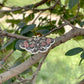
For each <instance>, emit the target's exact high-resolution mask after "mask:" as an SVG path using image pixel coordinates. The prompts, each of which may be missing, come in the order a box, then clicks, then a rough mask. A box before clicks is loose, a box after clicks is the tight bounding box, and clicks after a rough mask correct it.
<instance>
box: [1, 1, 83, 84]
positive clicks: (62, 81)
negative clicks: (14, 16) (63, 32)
mask: <svg viewBox="0 0 84 84" xmlns="http://www.w3.org/2000/svg"><path fill="white" fill-rule="evenodd" d="M0 1H2V0H0ZM39 1H40V0H25V1H24V0H21V1H19V0H8V1H7V5H10V6H12V5H13V6H24V5H27V4H31V3H32V4H33V3H36V2H39ZM63 1H64V0H63ZM42 7H47V6H46V5H42ZM75 47H84V40H81V41H75V40H73V39H72V40H69V41H68V42H66V43H63V44H61V45H60V46H57V47H56V48H54V49H52V50H51V52H50V53H49V54H48V56H47V58H46V60H45V61H44V63H43V65H42V67H41V70H40V71H39V73H38V77H37V81H36V84H76V83H77V82H78V81H79V80H81V79H82V78H83V77H81V78H80V79H79V76H80V75H82V74H84V68H83V67H84V63H82V64H81V65H80V66H79V65H78V64H79V62H80V53H79V54H78V55H75V56H65V53H66V52H67V51H68V50H70V49H72V48H75ZM20 54H21V52H20V51H15V52H14V53H13V56H14V58H16V59H17V58H18V56H19V57H20V56H21V55H20Z"/></svg>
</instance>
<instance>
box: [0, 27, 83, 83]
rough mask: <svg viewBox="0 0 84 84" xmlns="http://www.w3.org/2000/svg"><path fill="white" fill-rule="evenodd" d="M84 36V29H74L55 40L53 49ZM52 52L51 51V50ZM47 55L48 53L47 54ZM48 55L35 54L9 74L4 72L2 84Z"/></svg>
mask: <svg viewBox="0 0 84 84" xmlns="http://www.w3.org/2000/svg"><path fill="white" fill-rule="evenodd" d="M79 35H84V29H80V28H73V29H71V30H70V31H69V32H68V33H66V34H64V35H62V36H60V37H56V38H55V43H54V44H53V45H52V46H51V48H55V47H56V46H58V45H60V44H61V43H64V42H66V41H68V40H70V39H71V38H73V37H76V36H79ZM49 50H50V49H49ZM46 53H47V52H46ZM46 53H38V54H35V55H34V56H33V57H32V58H33V59H32V58H29V59H28V60H26V61H25V62H23V63H22V64H20V65H18V66H16V67H14V68H12V69H10V70H9V71H7V72H4V73H2V74H0V83H2V82H4V81H6V80H8V79H10V78H12V77H14V76H16V75H18V74H20V73H22V72H23V71H25V70H26V69H28V68H30V67H31V66H32V65H33V64H35V63H37V62H38V61H39V60H40V59H41V58H42V57H43V56H45V55H46Z"/></svg>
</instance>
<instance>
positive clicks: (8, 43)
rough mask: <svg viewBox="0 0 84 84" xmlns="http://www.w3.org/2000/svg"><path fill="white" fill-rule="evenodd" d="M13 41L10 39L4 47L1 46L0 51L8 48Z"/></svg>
mask: <svg viewBox="0 0 84 84" xmlns="http://www.w3.org/2000/svg"><path fill="white" fill-rule="evenodd" d="M14 41H15V39H14V38H11V39H10V41H9V42H7V43H6V44H4V45H3V46H2V48H1V49H5V48H6V47H8V46H9V45H10V44H12V43H13V42H14Z"/></svg>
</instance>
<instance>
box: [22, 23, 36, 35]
mask: <svg viewBox="0 0 84 84" xmlns="http://www.w3.org/2000/svg"><path fill="white" fill-rule="evenodd" d="M35 27H36V25H35V24H31V25H26V26H24V27H23V28H22V30H21V31H20V34H22V35H23V34H25V33H28V32H29V31H31V30H33V29H34V28H35Z"/></svg>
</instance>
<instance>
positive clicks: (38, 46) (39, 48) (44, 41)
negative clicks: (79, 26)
mask: <svg viewBox="0 0 84 84" xmlns="http://www.w3.org/2000/svg"><path fill="white" fill-rule="evenodd" d="M54 42H55V40H54V39H52V38H47V37H34V38H31V39H29V40H25V41H23V42H21V43H20V45H19V46H20V48H22V49H25V50H26V51H28V52H30V53H31V54H37V53H39V52H41V53H43V52H46V51H47V50H48V49H49V48H50V47H51V45H52V44H53V43H54Z"/></svg>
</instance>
